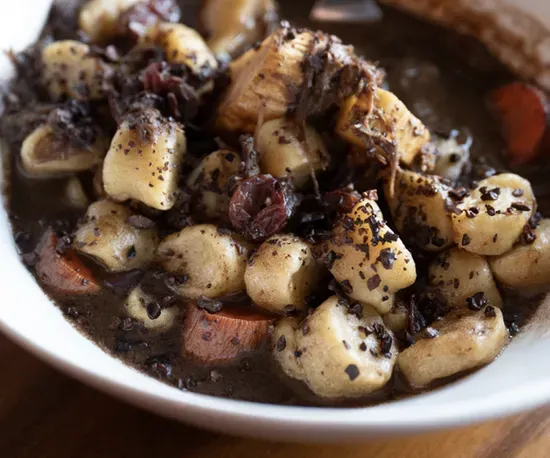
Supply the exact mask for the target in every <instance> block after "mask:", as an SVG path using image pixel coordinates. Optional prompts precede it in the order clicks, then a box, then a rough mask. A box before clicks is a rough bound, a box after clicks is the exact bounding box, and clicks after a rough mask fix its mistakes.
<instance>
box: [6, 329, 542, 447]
mask: <svg viewBox="0 0 550 458" xmlns="http://www.w3.org/2000/svg"><path fill="white" fill-rule="evenodd" d="M0 457H1V458H69V457H70V458H90V457H101V458H103V457H116V458H125V457H132V458H139V457H147V458H157V457H158V458H172V457H182V458H183V457H185V458H195V457H197V458H199V457H200V458H210V457H212V458H234V457H235V458H283V457H284V458H294V457H296V458H309V457H315V458H332V457H337V458H373V457H376V458H378V457H380V458H388V457H399V458H409V457H411V458H432V457H434V458H435V457H437V458H440V457H441V458H444V457H445V458H446V457H453V458H454V457H465V458H469V457H476V458H507V457H529V458H538V457H541V458H542V457H550V407H548V408H545V409H541V410H538V411H535V412H531V413H527V414H523V415H519V416H517V417H514V418H510V419H507V420H500V421H494V422H491V423H487V424H485V425H478V426H473V427H470V428H466V429H459V430H453V431H447V432H438V433H432V434H424V435H421V436H410V437H402V438H395V439H391V440H389V439H385V440H378V441H371V442H368V443H365V444H361V445H357V444H354V445H341V446H327V445H323V446H310V445H293V444H281V443H270V442H262V441H255V440H249V439H239V438H234V437H229V436H224V435H220V434H213V433H210V432H206V431H201V430H197V429H194V428H191V427H189V426H185V425H182V424H179V423H175V422H172V421H169V420H165V419H163V418H159V417H156V416H154V415H152V414H149V413H147V412H143V411H140V410H138V409H135V408H133V407H130V406H127V405H125V404H123V403H121V402H119V401H116V400H114V399H112V398H110V397H108V396H105V395H103V394H101V393H99V392H97V391H95V390H93V389H91V388H88V387H86V386H85V385H82V384H80V383H78V382H76V381H74V380H71V379H70V378H68V377H66V376H65V375H63V374H61V373H59V372H57V371H56V370H54V369H51V368H50V367H48V366H46V365H45V364H43V363H42V362H40V361H38V360H37V359H36V358H34V357H33V356H31V355H29V354H27V353H26V352H24V351H23V350H21V349H20V348H19V347H17V346H16V345H15V344H13V343H11V342H10V341H8V340H7V339H6V338H4V337H3V336H1V335H0Z"/></svg>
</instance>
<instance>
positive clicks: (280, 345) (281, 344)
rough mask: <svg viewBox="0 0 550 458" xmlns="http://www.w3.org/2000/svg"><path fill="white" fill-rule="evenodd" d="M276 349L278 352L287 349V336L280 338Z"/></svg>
mask: <svg viewBox="0 0 550 458" xmlns="http://www.w3.org/2000/svg"><path fill="white" fill-rule="evenodd" d="M276 348H277V351H283V350H284V349H285V348H286V337H285V336H281V337H279V339H278V340H277V344H276Z"/></svg>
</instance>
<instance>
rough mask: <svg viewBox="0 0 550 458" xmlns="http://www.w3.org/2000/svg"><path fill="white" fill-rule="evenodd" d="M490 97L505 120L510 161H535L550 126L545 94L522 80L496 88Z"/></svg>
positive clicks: (504, 128) (497, 111) (521, 162)
mask: <svg viewBox="0 0 550 458" xmlns="http://www.w3.org/2000/svg"><path fill="white" fill-rule="evenodd" d="M489 100H490V102H491V104H492V105H493V107H494V108H495V110H496V113H497V115H498V117H499V118H500V121H501V123H502V129H503V133H504V139H505V140H506V144H507V148H508V154H509V161H510V164H511V165H522V164H527V163H529V162H532V161H533V160H534V159H536V158H537V156H538V155H539V153H540V151H541V148H540V147H541V143H542V142H543V140H544V137H545V134H546V133H547V128H548V119H549V106H548V100H547V98H546V95H545V94H544V93H543V92H542V91H541V90H540V89H537V88H536V87H534V86H531V85H530V84H526V83H521V82H519V81H517V82H514V83H510V84H508V85H506V86H503V87H501V88H499V89H497V90H495V91H493V92H492V93H491V95H490V97H489Z"/></svg>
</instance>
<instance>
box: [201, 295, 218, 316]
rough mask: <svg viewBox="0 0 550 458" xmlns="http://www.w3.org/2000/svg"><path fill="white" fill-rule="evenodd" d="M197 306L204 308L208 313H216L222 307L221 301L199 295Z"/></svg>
mask: <svg viewBox="0 0 550 458" xmlns="http://www.w3.org/2000/svg"><path fill="white" fill-rule="evenodd" d="M197 308H199V309H201V310H206V311H207V312H208V313H218V312H219V311H221V309H222V308H223V302H222V301H217V300H215V299H210V298H208V297H205V296H201V297H199V298H198V299H197Z"/></svg>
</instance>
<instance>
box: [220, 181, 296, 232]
mask: <svg viewBox="0 0 550 458" xmlns="http://www.w3.org/2000/svg"><path fill="white" fill-rule="evenodd" d="M296 204H297V198H296V196H295V194H294V192H293V190H292V188H291V187H290V185H289V184H288V183H287V182H285V181H281V180H277V179H275V178H273V177H272V176H271V175H256V176H253V177H251V178H248V179H247V180H245V181H243V182H242V183H241V184H240V185H239V186H238V187H237V189H236V191H235V193H234V194H233V197H232V198H231V204H230V206H229V219H230V221H231V224H233V227H235V229H236V230H237V231H238V232H239V233H240V234H242V235H244V236H245V237H246V238H248V239H250V240H253V241H263V240H265V239H267V238H268V237H270V236H271V235H273V234H275V233H277V232H279V231H281V230H282V229H283V228H284V227H285V225H286V224H287V222H288V220H289V218H290V217H291V215H292V213H293V211H294V208H295V207H296Z"/></svg>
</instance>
